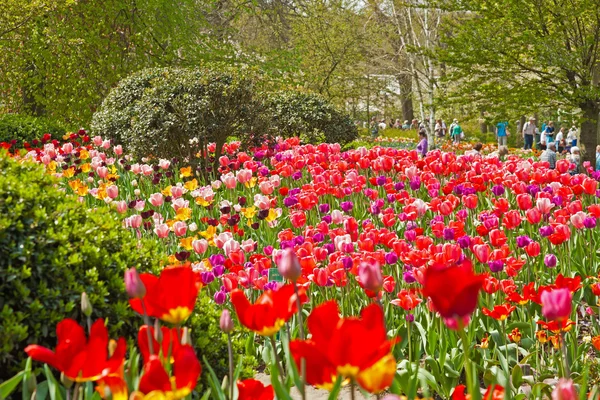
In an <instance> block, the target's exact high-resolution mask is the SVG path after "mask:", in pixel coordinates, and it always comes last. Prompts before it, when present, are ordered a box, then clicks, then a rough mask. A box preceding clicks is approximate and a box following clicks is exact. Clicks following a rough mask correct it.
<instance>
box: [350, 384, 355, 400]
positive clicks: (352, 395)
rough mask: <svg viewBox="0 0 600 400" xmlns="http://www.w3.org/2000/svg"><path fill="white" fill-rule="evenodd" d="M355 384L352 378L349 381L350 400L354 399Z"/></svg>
mask: <svg viewBox="0 0 600 400" xmlns="http://www.w3.org/2000/svg"><path fill="white" fill-rule="evenodd" d="M355 386H356V385H355V384H354V379H352V382H350V400H355V394H354V388H355Z"/></svg>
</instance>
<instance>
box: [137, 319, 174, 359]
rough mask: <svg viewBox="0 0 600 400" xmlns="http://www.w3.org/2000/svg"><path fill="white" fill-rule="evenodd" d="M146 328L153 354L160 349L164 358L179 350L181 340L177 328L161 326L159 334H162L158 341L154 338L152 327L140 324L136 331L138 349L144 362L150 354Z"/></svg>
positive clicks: (157, 352) (157, 353) (156, 353)
mask: <svg viewBox="0 0 600 400" xmlns="http://www.w3.org/2000/svg"><path fill="white" fill-rule="evenodd" d="M148 329H149V330H150V337H151V338H152V350H153V351H154V354H155V355H159V351H161V352H162V356H163V357H164V358H168V357H172V356H173V354H175V353H176V352H177V350H179V347H181V340H180V337H179V334H178V333H177V328H171V329H169V328H167V327H166V326H162V327H161V328H160V335H161V336H162V339H161V342H160V343H159V342H158V341H157V340H156V334H155V332H154V327H148V326H147V325H142V327H141V328H140V330H139V331H138V347H139V349H140V353H142V358H143V359H144V363H147V362H149V361H150V356H151V355H152V354H150V346H149V345H148Z"/></svg>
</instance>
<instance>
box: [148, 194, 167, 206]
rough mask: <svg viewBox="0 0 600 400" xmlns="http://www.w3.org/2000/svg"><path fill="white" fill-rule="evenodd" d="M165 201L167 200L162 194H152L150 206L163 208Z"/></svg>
mask: <svg viewBox="0 0 600 400" xmlns="http://www.w3.org/2000/svg"><path fill="white" fill-rule="evenodd" d="M164 200H165V199H164V197H163V195H162V193H152V194H151V195H150V204H152V205H153V206H154V207H160V206H162V205H163V202H164Z"/></svg>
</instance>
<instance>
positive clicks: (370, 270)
mask: <svg viewBox="0 0 600 400" xmlns="http://www.w3.org/2000/svg"><path fill="white" fill-rule="evenodd" d="M358 279H359V281H360V283H361V284H362V286H363V287H364V288H365V289H367V290H370V291H372V292H375V293H379V291H380V290H381V288H382V287H383V275H382V274H381V268H380V267H379V264H377V263H367V262H363V263H361V264H360V266H359V267H358Z"/></svg>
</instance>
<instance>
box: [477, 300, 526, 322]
mask: <svg viewBox="0 0 600 400" xmlns="http://www.w3.org/2000/svg"><path fill="white" fill-rule="evenodd" d="M516 308H517V307H515V306H511V305H510V304H502V305H499V306H494V309H493V310H490V309H488V308H485V307H483V308H482V310H481V311H482V312H483V315H486V316H488V317H492V318H494V319H497V320H499V321H504V320H505V319H506V318H508V316H509V315H510V314H511V313H512V312H513V311H514V310H515V309H516Z"/></svg>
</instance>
